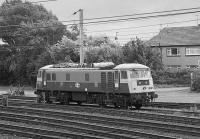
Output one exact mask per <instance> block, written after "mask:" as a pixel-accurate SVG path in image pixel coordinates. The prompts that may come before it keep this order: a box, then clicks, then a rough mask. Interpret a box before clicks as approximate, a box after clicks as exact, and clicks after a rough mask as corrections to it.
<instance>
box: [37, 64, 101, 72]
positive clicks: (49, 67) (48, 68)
mask: <svg viewBox="0 0 200 139" xmlns="http://www.w3.org/2000/svg"><path fill="white" fill-rule="evenodd" d="M40 69H45V70H52V71H54V70H59V71H66V70H83V71H84V70H100V68H72V67H69V68H55V67H54V66H53V65H47V66H44V67H42V68H40Z"/></svg>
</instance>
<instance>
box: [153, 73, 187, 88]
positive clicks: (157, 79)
mask: <svg viewBox="0 0 200 139" xmlns="http://www.w3.org/2000/svg"><path fill="white" fill-rule="evenodd" d="M152 77H153V80H154V84H167V85H187V86H189V85H190V72H188V71H177V72H169V71H153V72H152Z"/></svg>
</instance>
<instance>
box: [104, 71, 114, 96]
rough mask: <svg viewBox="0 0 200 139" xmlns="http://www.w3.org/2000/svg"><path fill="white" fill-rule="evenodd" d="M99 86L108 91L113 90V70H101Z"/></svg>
mask: <svg viewBox="0 0 200 139" xmlns="http://www.w3.org/2000/svg"><path fill="white" fill-rule="evenodd" d="M101 88H102V90H106V91H109V92H112V91H113V90H114V75H113V72H107V73H106V72H101Z"/></svg>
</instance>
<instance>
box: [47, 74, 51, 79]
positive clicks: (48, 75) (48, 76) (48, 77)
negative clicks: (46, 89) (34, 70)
mask: <svg viewBox="0 0 200 139" xmlns="http://www.w3.org/2000/svg"><path fill="white" fill-rule="evenodd" d="M50 80H51V74H50V73H47V81H50Z"/></svg>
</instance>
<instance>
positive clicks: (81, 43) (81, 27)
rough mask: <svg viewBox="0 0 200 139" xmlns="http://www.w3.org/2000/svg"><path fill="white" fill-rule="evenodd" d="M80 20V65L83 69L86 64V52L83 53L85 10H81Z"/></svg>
mask: <svg viewBox="0 0 200 139" xmlns="http://www.w3.org/2000/svg"><path fill="white" fill-rule="evenodd" d="M79 12H80V13H79V18H80V28H79V30H80V34H79V35H80V38H79V39H80V40H79V45H80V65H81V67H82V66H83V63H84V52H83V9H80V10H79Z"/></svg>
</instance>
